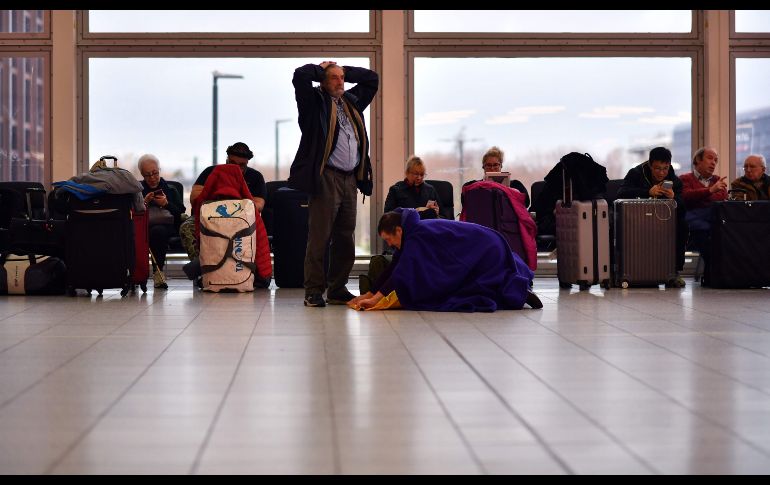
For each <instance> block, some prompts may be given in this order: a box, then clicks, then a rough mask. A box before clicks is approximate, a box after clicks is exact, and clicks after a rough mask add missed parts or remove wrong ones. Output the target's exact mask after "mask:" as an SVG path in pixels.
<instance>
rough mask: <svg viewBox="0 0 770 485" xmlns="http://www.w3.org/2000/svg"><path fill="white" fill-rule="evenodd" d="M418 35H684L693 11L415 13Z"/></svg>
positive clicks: (455, 11)
mask: <svg viewBox="0 0 770 485" xmlns="http://www.w3.org/2000/svg"><path fill="white" fill-rule="evenodd" d="M414 30H415V31H416V32H489V33H492V32H509V33H516V32H544V33H545V32H550V33H613V32H614V33H621V32H636V33H672V32H678V33H685V32H690V31H691V30H692V12H691V11H690V10H415V12H414Z"/></svg>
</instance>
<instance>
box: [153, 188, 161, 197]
mask: <svg viewBox="0 0 770 485" xmlns="http://www.w3.org/2000/svg"><path fill="white" fill-rule="evenodd" d="M153 193H154V194H155V197H161V196H162V195H163V189H158V190H156V191H154V192H153Z"/></svg>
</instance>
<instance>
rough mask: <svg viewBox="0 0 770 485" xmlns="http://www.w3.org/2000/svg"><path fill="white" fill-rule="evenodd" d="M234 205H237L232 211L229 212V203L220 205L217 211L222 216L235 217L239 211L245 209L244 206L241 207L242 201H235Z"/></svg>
mask: <svg viewBox="0 0 770 485" xmlns="http://www.w3.org/2000/svg"><path fill="white" fill-rule="evenodd" d="M234 206H235V207H234V210H233V212H232V213H230V212H227V204H222V205H218V206H217V210H216V212H217V214H219V215H220V216H222V217H233V216H234V215H235V214H237V213H239V212H241V211H242V210H243V207H241V203H240V202H235V203H234Z"/></svg>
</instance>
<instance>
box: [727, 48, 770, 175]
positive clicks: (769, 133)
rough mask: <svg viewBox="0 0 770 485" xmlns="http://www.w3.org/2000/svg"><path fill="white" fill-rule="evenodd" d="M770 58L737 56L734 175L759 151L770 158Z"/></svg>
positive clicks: (739, 172) (739, 173) (741, 172)
mask: <svg viewBox="0 0 770 485" xmlns="http://www.w3.org/2000/svg"><path fill="white" fill-rule="evenodd" d="M769 83H770V59H736V60H735V172H734V173H735V176H737V177H739V176H742V175H743V160H744V159H745V158H746V157H747V156H748V155H750V154H752V153H756V154H760V155H764V156H765V158H770V101H769V100H768V97H767V86H768V84H769Z"/></svg>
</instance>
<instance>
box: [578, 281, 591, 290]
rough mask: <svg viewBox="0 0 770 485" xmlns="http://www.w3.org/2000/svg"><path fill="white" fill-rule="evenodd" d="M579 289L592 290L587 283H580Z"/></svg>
mask: <svg viewBox="0 0 770 485" xmlns="http://www.w3.org/2000/svg"><path fill="white" fill-rule="evenodd" d="M578 287H579V288H580V291H585V290H588V289H590V288H591V285H590V284H589V283H588V282H587V281H578Z"/></svg>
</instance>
